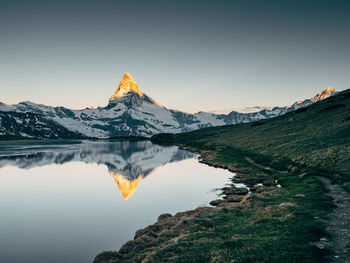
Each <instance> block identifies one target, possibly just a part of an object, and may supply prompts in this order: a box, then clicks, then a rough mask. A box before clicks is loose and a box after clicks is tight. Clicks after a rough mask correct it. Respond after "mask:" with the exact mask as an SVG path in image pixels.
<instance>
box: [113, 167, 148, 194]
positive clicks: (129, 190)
mask: <svg viewBox="0 0 350 263" xmlns="http://www.w3.org/2000/svg"><path fill="white" fill-rule="evenodd" d="M109 174H110V175H111V176H112V177H113V178H114V180H115V182H116V183H117V185H118V188H119V191H120V192H121V193H122V196H123V198H124V199H125V200H127V199H128V198H129V197H130V196H132V195H133V193H134V192H135V190H136V187H137V185H138V183H139V182H140V181H141V180H142V179H143V177H142V176H140V177H138V178H136V179H134V180H132V181H130V180H128V179H126V178H125V177H124V176H122V175H120V174H117V173H113V172H109Z"/></svg>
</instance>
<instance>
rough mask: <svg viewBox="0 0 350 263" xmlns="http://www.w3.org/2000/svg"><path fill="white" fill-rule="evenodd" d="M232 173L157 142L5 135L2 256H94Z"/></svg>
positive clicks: (0, 155) (209, 192)
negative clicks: (7, 138)
mask: <svg viewBox="0 0 350 263" xmlns="http://www.w3.org/2000/svg"><path fill="white" fill-rule="evenodd" d="M231 176H232V174H231V173H229V172H228V171H225V170H221V169H215V168H212V167H209V166H206V165H204V164H201V163H199V162H198V159H197V156H196V155H194V154H192V153H190V152H187V151H183V150H180V149H178V148H177V147H174V146H171V147H163V146H159V145H155V144H152V143H151V142H149V141H141V142H128V141H123V142H92V141H62V142H57V141H37V142H35V141H28V142H0V211H1V217H0V233H1V235H0V262H12V263H16V262H21V263H24V262H36V263H40V262H45V263H46V262H67V263H68V262H92V261H93V259H94V257H95V256H96V254H98V253H100V252H102V251H106V250H118V249H119V248H120V246H122V245H123V244H124V243H125V242H126V241H128V240H130V239H132V238H133V236H134V233H135V231H136V230H138V229H140V228H143V227H145V226H147V225H149V224H152V223H154V222H155V221H156V220H157V217H158V216H159V215H160V214H162V213H171V214H175V213H176V212H179V211H184V210H188V209H193V208H195V207H197V206H200V205H208V203H209V201H211V200H213V199H215V198H216V197H217V191H215V188H219V187H223V186H224V185H225V184H226V183H227V182H228V180H229V177H231Z"/></svg>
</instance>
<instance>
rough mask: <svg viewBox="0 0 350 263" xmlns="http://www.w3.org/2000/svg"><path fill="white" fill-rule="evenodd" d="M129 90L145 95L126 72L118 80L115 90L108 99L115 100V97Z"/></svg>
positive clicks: (121, 95)
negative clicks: (120, 79)
mask: <svg viewBox="0 0 350 263" xmlns="http://www.w3.org/2000/svg"><path fill="white" fill-rule="evenodd" d="M129 92H133V93H137V94H139V95H141V96H143V95H145V94H143V93H142V92H141V91H140V90H139V87H138V86H137V84H136V81H135V79H134V78H133V77H132V76H131V75H130V74H129V73H127V72H126V73H125V74H124V76H123V79H122V81H120V83H119V86H118V88H117V90H116V91H115V93H114V95H113V96H112V97H110V98H109V100H115V99H117V98H120V97H123V96H124V95H126V94H128V93H129Z"/></svg>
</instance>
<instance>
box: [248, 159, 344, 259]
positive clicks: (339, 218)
mask: <svg viewBox="0 0 350 263" xmlns="http://www.w3.org/2000/svg"><path fill="white" fill-rule="evenodd" d="M244 158H245V160H246V161H247V162H249V163H250V164H252V165H254V166H256V167H258V168H260V169H263V170H268V171H276V172H283V173H287V172H286V171H277V170H275V169H273V168H271V167H268V166H263V165H261V164H258V163H256V162H255V161H254V160H253V159H251V158H249V157H247V156H246V157H244ZM315 177H316V178H317V179H318V180H320V181H321V182H322V183H323V184H324V185H325V187H326V188H327V190H328V191H329V192H328V193H327V195H329V196H330V197H332V199H333V203H334V205H335V206H336V207H335V208H334V209H333V210H332V212H331V213H329V214H328V216H327V220H326V221H325V223H326V225H327V227H326V231H327V232H328V233H329V234H330V235H331V238H330V239H327V238H321V240H320V241H319V242H317V243H316V245H317V246H318V247H319V248H322V249H324V248H327V249H329V250H330V251H331V254H330V255H328V256H327V257H326V261H327V262H332V263H350V194H349V193H348V192H346V191H345V190H344V189H343V188H342V187H341V186H339V185H333V184H332V183H331V180H329V179H328V178H325V177H321V176H315Z"/></svg>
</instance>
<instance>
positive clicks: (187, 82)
mask: <svg viewBox="0 0 350 263" xmlns="http://www.w3.org/2000/svg"><path fill="white" fill-rule="evenodd" d="M349 13H350V1H337V0H330V1H322V0H318V1H308V0H293V1H289V0H285V1H272V0H266V1H261V0H256V1H253V0H244V1H232V0H230V1H225V0H217V1H205V0H201V1H193V0H192V1H191V0H186V1H184V0H177V1H161V0H159V1H152V0H150V1H105V0H101V1H65V0H62V1H52V0H51V1H50V0H49V1H35V0H32V1H18V0H10V1H6V0H0V90H1V93H0V101H2V102H5V103H17V102H20V101H26V100H30V101H33V102H37V103H43V104H48V105H55V106H56V105H57V106H58V105H63V106H66V107H70V108H84V107H88V106H105V105H106V104H107V101H108V98H109V97H110V96H111V95H112V94H113V93H114V91H115V89H116V87H117V85H118V83H119V81H120V80H121V78H122V75H123V73H124V72H129V73H131V74H132V75H133V76H134V78H135V80H136V81H137V82H138V84H139V88H140V89H141V91H143V92H145V93H147V94H148V95H150V96H151V97H153V98H155V99H156V100H158V101H159V102H161V103H162V104H164V105H165V106H166V107H168V108H175V109H180V110H184V111H188V112H195V111H199V110H220V109H226V108H233V107H234V108H239V107H244V106H253V105H264V106H275V105H285V104H290V103H292V102H294V101H296V100H299V99H303V98H308V97H311V96H313V95H314V94H315V93H317V92H318V91H320V90H322V89H325V88H327V87H328V86H330V85H333V86H334V87H335V88H336V89H340V90H343V89H346V88H350V74H349V69H350V52H349V50H350V30H349V28H350V16H349Z"/></svg>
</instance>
